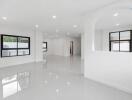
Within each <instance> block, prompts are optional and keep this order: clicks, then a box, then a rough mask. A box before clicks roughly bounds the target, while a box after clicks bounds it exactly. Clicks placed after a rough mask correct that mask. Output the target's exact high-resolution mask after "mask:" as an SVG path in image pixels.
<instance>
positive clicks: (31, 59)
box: [0, 26, 42, 67]
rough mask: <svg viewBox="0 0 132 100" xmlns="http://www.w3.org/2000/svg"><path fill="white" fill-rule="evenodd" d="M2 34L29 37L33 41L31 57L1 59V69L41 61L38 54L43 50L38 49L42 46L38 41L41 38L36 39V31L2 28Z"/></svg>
mask: <svg viewBox="0 0 132 100" xmlns="http://www.w3.org/2000/svg"><path fill="white" fill-rule="evenodd" d="M0 34H7V35H18V36H28V37H30V40H31V55H27V56H16V57H5V58H0V67H5V66H11V65H17V64H23V63H29V62H34V61H40V59H41V57H40V56H39V55H40V54H38V53H36V52H41V50H40V47H39V48H38V47H37V49H36V45H37V46H39V45H40V44H41V43H40V42H41V41H38V40H39V39H40V37H41V36H39V37H38V38H39V39H38V38H37V39H36V35H35V34H36V33H35V31H33V30H29V29H25V28H20V27H8V26H0ZM36 40H37V43H36ZM41 61H42V59H41Z"/></svg>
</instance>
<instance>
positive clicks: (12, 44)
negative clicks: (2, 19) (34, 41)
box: [1, 35, 30, 57]
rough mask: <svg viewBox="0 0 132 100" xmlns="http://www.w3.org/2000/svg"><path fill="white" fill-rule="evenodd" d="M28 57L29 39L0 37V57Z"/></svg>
mask: <svg viewBox="0 0 132 100" xmlns="http://www.w3.org/2000/svg"><path fill="white" fill-rule="evenodd" d="M24 55H30V37H22V36H13V35H1V57H12V56H24Z"/></svg>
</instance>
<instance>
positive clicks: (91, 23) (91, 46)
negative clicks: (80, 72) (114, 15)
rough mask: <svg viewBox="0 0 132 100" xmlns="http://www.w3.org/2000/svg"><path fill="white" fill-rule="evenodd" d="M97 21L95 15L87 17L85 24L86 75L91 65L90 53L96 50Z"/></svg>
mask: <svg viewBox="0 0 132 100" xmlns="http://www.w3.org/2000/svg"><path fill="white" fill-rule="evenodd" d="M95 23H96V18H95V15H90V16H88V17H86V20H85V26H84V75H85V73H86V72H85V71H86V69H87V67H88V65H89V61H88V57H89V54H90V53H91V52H94V51H95V43H94V41H95Z"/></svg>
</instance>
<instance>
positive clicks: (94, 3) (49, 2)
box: [0, 0, 120, 35]
mask: <svg viewBox="0 0 132 100" xmlns="http://www.w3.org/2000/svg"><path fill="white" fill-rule="evenodd" d="M115 1H120V0H83V1H82V0H11V1H10V0H1V1H0V17H7V21H6V22H5V21H3V20H2V19H0V25H3V24H5V26H6V25H7V26H14V27H17V26H20V27H25V28H29V29H34V28H35V25H39V27H38V30H40V31H41V32H43V33H47V34H51V35H52V34H57V33H56V32H55V31H56V30H59V34H66V33H67V32H69V33H70V34H73V35H74V34H75V35H76V34H81V33H83V32H84V31H83V24H84V23H83V19H84V17H85V15H86V14H87V13H90V12H91V11H95V9H99V8H102V7H104V5H105V6H108V5H110V4H111V3H115ZM53 16H56V19H53V18H52V17H53ZM74 25H77V27H76V28H74V27H73V26H74Z"/></svg>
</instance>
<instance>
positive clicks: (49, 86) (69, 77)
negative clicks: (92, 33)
mask: <svg viewBox="0 0 132 100" xmlns="http://www.w3.org/2000/svg"><path fill="white" fill-rule="evenodd" d="M82 69H83V68H81V59H80V57H72V58H70V57H59V56H49V57H48V58H47V59H46V60H45V61H44V62H41V63H30V64H24V65H19V66H12V67H7V68H1V69H0V80H1V82H0V100H132V95H131V94H127V93H125V92H122V91H119V90H116V89H114V88H111V87H108V86H105V85H102V84H100V83H97V82H94V81H91V80H89V79H86V78H84V77H83V75H82V72H83V71H82Z"/></svg>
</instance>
